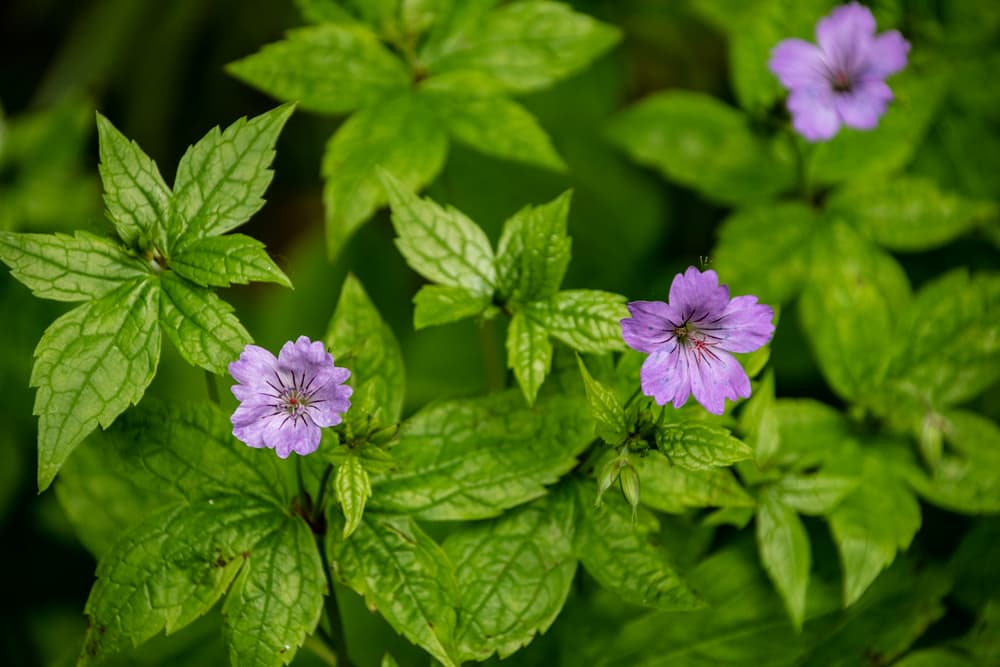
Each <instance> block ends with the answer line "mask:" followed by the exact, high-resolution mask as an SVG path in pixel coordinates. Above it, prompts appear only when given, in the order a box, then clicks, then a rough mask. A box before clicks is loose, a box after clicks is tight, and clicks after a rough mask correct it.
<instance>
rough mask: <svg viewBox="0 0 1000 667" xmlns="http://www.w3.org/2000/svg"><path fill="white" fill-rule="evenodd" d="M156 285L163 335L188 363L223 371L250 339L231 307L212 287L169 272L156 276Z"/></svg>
mask: <svg viewBox="0 0 1000 667" xmlns="http://www.w3.org/2000/svg"><path fill="white" fill-rule="evenodd" d="M160 285H161V286H162V289H161V290H160V292H161V296H160V322H161V324H162V325H163V330H164V332H166V334H167V338H169V339H170V340H171V341H172V342H173V344H174V345H175V346H177V350H178V351H179V352H180V353H181V356H183V357H184V359H186V360H187V362H188V363H190V364H192V365H194V366H200V367H201V368H204V369H205V370H209V371H212V372H213V373H219V374H221V373H225V372H226V368H227V366H228V365H229V364H230V362H233V361H236V360H237V359H238V358H239V356H240V352H242V351H243V347H244V346H245V345H246V344H247V343H250V342H251V340H252V339H251V338H250V334H249V333H248V332H247V330H246V329H244V328H243V325H242V324H240V321H239V320H238V319H236V316H235V315H233V307H232V306H230V305H229V304H228V303H226V302H225V301H223V300H222V299H220V298H219V297H218V296H216V295H215V292H213V291H212V290H210V289H206V288H204V287H196V286H194V285H191V284H189V283H187V282H186V281H183V280H180V279H178V278H175V277H173V276H172V275H171V274H170V273H164V274H162V275H161V276H160Z"/></svg>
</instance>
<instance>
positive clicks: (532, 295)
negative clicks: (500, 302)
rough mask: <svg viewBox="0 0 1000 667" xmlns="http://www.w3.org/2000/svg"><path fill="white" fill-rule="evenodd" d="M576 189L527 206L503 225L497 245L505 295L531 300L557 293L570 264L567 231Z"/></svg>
mask: <svg viewBox="0 0 1000 667" xmlns="http://www.w3.org/2000/svg"><path fill="white" fill-rule="evenodd" d="M571 198H572V191H570V190H567V191H566V192H564V193H563V194H561V195H559V196H558V197H557V198H556V199H554V200H552V201H551V202H549V203H547V204H542V205H540V206H527V207H525V208H523V209H521V210H520V211H518V212H517V213H515V214H514V215H513V216H512V217H510V218H509V219H508V220H507V221H506V222H505V223H504V226H503V234H502V235H501V236H500V244H499V246H498V249H497V259H496V266H497V289H498V290H499V292H500V294H501V296H502V297H503V298H504V299H509V300H513V301H515V302H520V303H527V302H531V301H541V300H545V299H548V298H550V297H552V296H554V295H555V294H556V292H557V291H558V289H559V286H560V285H561V284H562V280H563V277H564V276H565V275H566V267H567V266H569V260H570V246H571V241H570V238H569V236H567V235H566V218H567V217H568V216H569V205H570V199H571Z"/></svg>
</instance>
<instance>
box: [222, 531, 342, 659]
mask: <svg viewBox="0 0 1000 667" xmlns="http://www.w3.org/2000/svg"><path fill="white" fill-rule="evenodd" d="M243 559H244V561H245V562H244V564H243V567H242V569H240V574H239V576H238V577H236V581H234V582H233V588H232V590H231V591H230V593H229V595H228V596H226V602H225V604H223V605H222V615H223V617H224V618H225V621H226V624H225V635H226V643H228V644H229V659H230V660H231V662H232V664H233V665H239V666H240V667H279V666H280V665H287V664H288V663H289V662H291V661H292V658H293V657H295V652H296V650H297V649H298V648H299V647H300V646H301V645H302V643H303V642H304V641H305V639H306V637H307V636H308V635H310V634H312V632H313V630H315V628H316V625H317V623H319V618H320V615H321V614H322V613H323V596H324V594H325V593H326V592H327V591H326V573H325V572H324V571H323V561H322V560H321V559H320V555H319V549H318V548H317V547H316V540H315V538H314V536H313V534H312V531H311V530H309V526H307V525H306V523H305V522H304V521H302V520H300V519H297V518H294V519H293V518H287V519H286V520H285V521H284V523H283V524H282V525H281V526H280V528H278V529H277V530H275V531H274V532H272V533H271V534H269V535H268V536H267V537H265V538H264V539H262V540H261V541H260V542H258V543H257V545H256V546H255V547H254V548H253V549H252V550H251V551H250V552H249V553H247V554H246V555H244V556H243Z"/></svg>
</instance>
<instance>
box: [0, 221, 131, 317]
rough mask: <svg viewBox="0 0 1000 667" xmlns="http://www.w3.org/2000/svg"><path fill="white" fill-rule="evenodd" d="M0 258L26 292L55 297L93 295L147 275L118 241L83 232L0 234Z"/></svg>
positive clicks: (87, 297)
mask: <svg viewBox="0 0 1000 667" xmlns="http://www.w3.org/2000/svg"><path fill="white" fill-rule="evenodd" d="M0 261H3V263H4V264H6V265H7V266H9V267H10V273H11V275H12V276H14V278H16V279H17V280H19V281H21V282H22V283H24V284H25V285H27V286H28V287H29V288H31V292H32V294H34V295H35V296H37V297H39V298H41V299H55V300H56V301H88V300H90V299H99V298H101V297H103V296H105V295H106V294H108V293H109V292H112V291H114V290H115V289H117V288H119V287H120V286H121V285H122V283H123V282H125V281H130V280H132V279H135V278H139V277H142V276H143V275H146V274H147V273H148V271H147V270H146V267H144V266H143V264H142V262H141V261H139V260H138V259H136V258H135V257H132V256H130V255H128V254H127V253H126V252H125V251H124V250H123V249H122V247H121V245H120V244H118V243H115V242H114V241H111V240H109V239H104V238H101V237H99V236H94V235H93V234H88V233H87V232H76V234H75V235H73V236H69V235H67V234H15V233H13V232H0Z"/></svg>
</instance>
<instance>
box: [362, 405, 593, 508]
mask: <svg viewBox="0 0 1000 667" xmlns="http://www.w3.org/2000/svg"><path fill="white" fill-rule="evenodd" d="M586 414H587V413H586V409H585V408H584V407H583V406H581V405H580V403H579V401H578V400H576V399H573V398H570V397H554V398H544V399H542V400H540V401H538V402H537V403H536V404H535V405H534V406H533V407H527V406H526V405H525V404H524V399H523V398H522V396H521V395H520V393H519V392H516V391H506V392H503V393H499V394H492V395H490V396H487V397H484V398H478V399H465V400H452V401H442V402H438V403H435V404H432V405H430V406H428V407H426V408H424V409H423V410H421V411H419V412H417V414H415V415H413V416H412V417H410V418H409V419H408V420H407V421H405V422H404V423H403V426H402V429H401V431H400V434H399V444H398V445H397V446H396V447H395V448H394V449H393V456H394V458H395V459H396V461H397V463H398V464H399V470H398V471H397V472H395V473H393V474H387V475H380V476H377V477H376V478H375V479H374V480H373V481H372V486H373V496H372V500H371V506H372V507H374V508H377V509H379V510H384V511H392V512H406V513H411V514H413V515H414V516H416V517H418V518H421V519H427V520H432V521H454V520H465V519H483V518H488V517H492V516H496V515H498V514H500V513H501V512H502V511H503V510H505V509H508V508H510V507H514V506H516V505H520V504H523V503H526V502H528V501H530V500H533V499H535V498H538V497H540V496H543V495H544V494H545V493H546V489H545V485H546V484H551V483H553V482H555V481H556V480H558V479H559V477H560V476H561V475H563V474H565V473H567V472H569V470H571V469H572V468H573V466H575V465H576V462H577V461H576V456H577V455H578V454H579V453H580V452H582V451H583V450H584V448H586V446H587V444H588V443H589V441H590V438H591V433H593V430H592V429H593V425H592V424H591V423H590V421H589V419H587V418H586Z"/></svg>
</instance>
